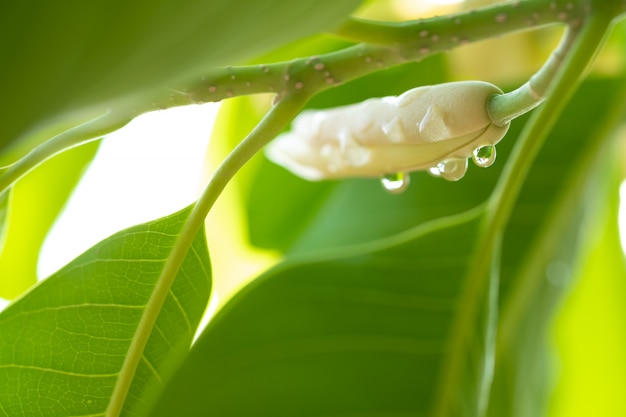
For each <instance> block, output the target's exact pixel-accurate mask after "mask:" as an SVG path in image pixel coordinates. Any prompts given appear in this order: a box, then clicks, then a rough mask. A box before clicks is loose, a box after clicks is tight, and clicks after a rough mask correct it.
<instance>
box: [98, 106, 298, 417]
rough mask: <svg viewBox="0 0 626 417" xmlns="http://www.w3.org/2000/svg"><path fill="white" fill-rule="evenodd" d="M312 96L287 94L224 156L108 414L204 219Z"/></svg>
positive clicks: (153, 301) (118, 406) (120, 398)
mask: <svg viewBox="0 0 626 417" xmlns="http://www.w3.org/2000/svg"><path fill="white" fill-rule="evenodd" d="M308 97H309V96H308V95H304V94H299V95H294V96H289V97H284V98H282V99H281V100H279V101H278V103H277V104H276V105H275V106H274V107H273V108H272V109H271V110H270V111H269V112H268V114H267V115H266V116H265V118H264V119H263V120H262V121H261V122H260V123H259V124H258V125H257V126H256V127H255V128H254V129H253V130H252V132H250V134H249V135H248V136H247V137H246V138H245V139H244V140H243V141H242V142H241V143H239V145H237V147H236V148H235V149H234V150H233V151H232V152H231V153H230V154H229V155H228V156H227V157H226V159H224V161H223V162H222V164H221V165H220V166H219V167H218V168H217V170H216V171H215V172H214V173H213V175H212V177H211V179H210V180H209V183H208V185H207V186H206V188H205V189H204V191H203V193H202V195H201V196H200V198H199V199H198V201H197V202H196V203H195V205H194V207H193V209H192V211H191V213H190V214H189V217H188V218H187V221H186V222H185V224H184V226H183V228H182V230H181V232H180V235H179V236H178V239H177V240H176V243H175V244H174V247H173V248H172V252H171V253H170V255H169V256H168V258H167V261H166V262H165V265H164V266H163V270H162V271H161V274H160V275H159V278H158V280H157V283H156V286H155V288H154V291H153V292H152V295H151V296H150V299H149V300H148V303H147V305H146V308H145V310H144V312H143V315H142V316H141V320H140V322H139V325H138V327H137V331H136V332H135V336H134V337H133V340H132V342H131V346H130V348H129V350H128V355H127V356H126V358H125V360H124V364H123V365H122V369H121V371H120V376H119V378H118V380H117V383H116V385H115V389H114V391H113V395H112V397H111V402H110V403H109V407H108V409H107V412H106V417H118V416H119V415H120V414H121V412H122V409H123V407H124V403H125V401H126V395H127V393H128V391H129V389H130V386H131V384H132V381H133V379H134V377H135V372H136V370H137V366H138V365H139V362H140V360H141V357H142V355H143V352H144V350H145V347H146V344H147V343H148V339H149V338H150V334H151V333H152V330H153V329H154V325H155V323H156V320H157V318H158V316H159V313H160V311H161V309H162V307H163V303H164V302H165V299H166V297H167V295H168V293H169V291H170V288H171V286H172V283H173V282H174V279H175V278H176V274H177V273H178V270H179V269H180V267H181V265H182V263H183V260H184V259H185V256H186V254H187V251H188V250H189V248H190V247H191V244H192V243H193V240H194V239H195V237H196V236H197V234H198V231H199V230H200V229H201V228H202V227H204V219H205V217H206V216H207V214H208V213H209V210H210V209H211V207H212V206H213V204H214V203H215V201H216V200H217V197H218V196H219V195H220V193H221V192H222V190H223V189H224V187H225V186H226V184H228V182H229V181H230V179H231V178H232V177H233V176H234V175H235V174H236V173H237V171H239V169H240V168H241V167H242V166H243V165H244V164H245V163H246V162H247V161H248V160H249V159H250V158H251V157H252V156H254V154H256V153H257V152H258V151H259V150H261V148H263V146H265V145H266V144H267V143H268V142H269V141H271V140H272V139H273V138H274V137H275V136H276V135H277V134H278V133H280V131H281V130H282V129H284V128H285V127H286V126H287V125H288V124H289V122H290V121H291V120H292V119H293V118H294V117H295V116H296V115H297V114H298V112H300V110H302V108H303V107H304V104H305V103H306V101H307V100H308Z"/></svg>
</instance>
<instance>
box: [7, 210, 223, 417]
mask: <svg viewBox="0 0 626 417" xmlns="http://www.w3.org/2000/svg"><path fill="white" fill-rule="evenodd" d="M188 214H189V211H188V210H184V211H181V212H179V213H176V214H174V215H171V216H168V217H165V218H162V219H159V220H156V221H153V222H150V223H146V224H143V225H140V226H135V227H132V228H130V229H127V230H124V231H122V232H119V233H117V234H115V235H113V236H111V237H109V238H108V239H106V240H104V241H102V242H100V243H99V244H97V245H96V246H94V247H93V248H91V249H89V250H88V251H87V252H85V253H84V254H83V255H81V256H79V257H78V258H76V259H75V260H74V261H72V262H71V263H70V264H69V265H67V266H66V267H64V268H63V269H61V270H60V271H59V272H57V273H56V274H54V275H53V276H51V277H50V278H48V279H47V280H45V281H43V282H42V283H41V284H40V285H39V286H37V287H36V288H34V289H33V290H32V291H31V292H29V293H28V294H26V295H25V296H24V297H22V298H20V299H19V300H18V301H17V302H15V303H14V304H12V305H11V306H9V307H8V308H7V309H6V310H5V311H4V312H2V314H0V416H7V417H8V416H11V417H16V416H24V417H25V416H33V417H34V416H45V417H53V416H58V417H61V416H64V417H65V416H68V417H69V416H73V417H74V416H104V414H105V411H106V409H107V405H108V404H109V401H110V399H111V395H112V392H113V387H114V386H115V383H116V380H117V378H118V376H119V372H120V369H121V367H122V363H123V361H124V358H125V356H126V354H127V352H128V350H129V346H130V344H131V341H132V339H133V336H134V333H135V329H136V328H137V325H138V322H139V319H140V317H141V314H142V312H143V309H144V306H145V304H146V303H147V301H148V298H149V297H150V294H151V293H152V290H153V286H154V284H155V281H156V279H157V278H158V276H159V273H160V272H161V269H162V266H163V264H164V262H165V259H166V258H167V256H168V255H169V252H170V250H171V248H172V246H173V244H174V241H175V239H176V237H177V236H178V233H179V231H180V229H181V227H182V224H183V223H184V221H185V220H186V218H187V215H188ZM210 280H211V277H210V265H209V260H208V256H207V252H206V243H205V238H204V233H203V232H200V234H199V235H198V236H197V237H196V240H195V241H194V244H193V246H192V250H191V251H190V252H189V254H188V255H187V257H186V259H185V262H184V264H183V266H182V268H181V270H180V272H179V274H178V276H177V278H176V281H175V282H174V285H173V286H172V289H171V292H170V294H169V296H168V298H167V300H166V302H165V305H164V307H163V309H162V311H161V313H160V315H159V317H158V319H157V323H156V327H155V329H154V330H153V333H152V335H151V336H150V340H149V342H148V345H147V347H146V349H145V351H144V355H143V359H142V362H141V363H140V365H139V368H138V369H137V372H136V375H135V377H134V379H133V383H132V386H131V387H130V391H129V392H128V395H127V398H126V402H125V406H124V412H123V415H125V416H133V415H137V413H138V410H139V409H140V408H142V407H145V406H146V404H147V403H148V402H149V401H150V398H151V395H155V394H156V392H158V390H159V388H160V386H161V385H162V384H163V383H164V381H165V380H166V378H167V375H168V370H169V369H170V366H172V364H173V362H175V361H177V360H178V359H179V357H180V356H181V355H183V354H184V353H185V352H186V351H187V349H188V347H189V345H190V343H191V340H192V337H193V335H194V332H195V329H196V326H197V324H198V322H199V320H200V317H201V315H202V312H203V311H204V308H205V305H206V303H207V300H208V296H209V292H210V285H211V284H210Z"/></svg>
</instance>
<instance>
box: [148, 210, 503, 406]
mask: <svg viewBox="0 0 626 417" xmlns="http://www.w3.org/2000/svg"><path fill="white" fill-rule="evenodd" d="M481 219H482V211H477V210H475V211H473V212H470V213H467V214H464V215H461V216H457V217H456V218H447V219H442V220H440V221H436V222H433V223H431V224H428V225H424V226H423V227H420V228H416V229H413V230H410V231H407V232H406V233H405V234H403V235H400V236H397V237H395V238H393V239H389V240H385V241H382V242H377V243H375V244H370V245H366V246H361V247H357V248H352V249H350V250H345V251H339V252H336V253H335V254H333V255H328V254H327V255H326V256H323V257H322V256H320V257H316V258H301V259H299V260H292V261H291V262H286V263H284V264H281V265H279V266H277V267H276V268H274V269H272V270H270V271H269V272H267V273H266V274H264V275H263V276H261V277H260V278H258V279H257V280H255V281H253V282H252V283H251V284H250V285H248V286H247V287H245V288H244V289H243V290H242V291H241V292H240V293H238V294H237V295H235V297H234V298H233V299H232V300H231V301H230V302H229V303H228V304H227V305H226V306H225V307H224V308H223V310H221V311H220V312H219V313H218V315H217V316H216V317H215V318H214V320H213V321H212V322H211V323H210V324H209V327H208V328H207V329H206V330H205V332H204V334H203V335H202V336H201V338H200V339H199V340H198V342H197V343H196V344H195V345H194V347H193V349H192V352H191V354H190V356H189V357H188V358H187V360H186V361H185V362H184V364H183V365H182V367H181V368H180V369H179V370H178V372H177V373H176V375H175V376H174V377H173V379H172V380H171V382H170V383H169V384H168V386H167V388H166V390H165V391H164V392H163V394H162V396H161V397H160V399H159V401H158V403H157V404H156V405H155V407H154V409H153V411H152V414H150V415H151V416H153V417H157V416H171V415H189V416H191V415H209V414H215V415H220V416H244V415H245V416H250V417H252V416H273V417H281V416H285V417H286V416H294V415H298V416H303V417H306V416H311V417H312V416H320V415H328V416H330V415H332V416H335V415H337V416H338V415H367V416H414V415H420V416H421V415H430V414H429V413H430V412H431V411H434V410H435V409H438V410H439V411H440V412H442V413H443V414H441V415H460V413H461V411H463V415H467V416H477V415H479V412H478V402H479V399H480V398H481V396H482V395H483V394H484V393H485V392H484V388H485V387H487V386H488V378H489V372H488V369H490V366H489V362H490V361H491V360H492V359H493V358H492V357H491V356H490V354H489V352H490V349H491V348H490V346H491V343H492V342H493V340H492V339H491V336H492V331H493V330H494V327H495V316H494V314H495V312H494V310H493V307H495V303H494V302H495V297H494V295H495V293H494V292H493V291H495V289H496V286H497V280H495V279H496V276H494V277H493V280H492V281H491V285H490V286H489V287H490V288H491V294H490V295H488V294H487V292H488V291H487V288H485V287H482V286H481V287H480V288H473V290H477V291H476V292H474V294H475V295H477V297H478V298H476V299H471V300H470V304H471V303H472V302H476V303H477V305H475V307H476V311H475V313H476V314H475V315H472V313H470V312H469V311H468V310H469V308H468V297H467V296H468V294H469V293H472V290H468V287H470V288H471V287H472V285H474V286H476V285H477V282H482V283H485V280H482V279H478V280H476V278H477V277H476V273H474V272H473V271H472V268H471V265H472V262H473V260H474V255H475V254H476V253H475V250H476V247H475V244H476V241H477V240H479V238H480V232H479V225H480V220H481ZM468 317H473V318H476V320H475V321H474V320H473V319H472V318H470V319H467V318H468ZM466 319H467V320H466ZM484 382H487V384H484ZM481 391H482V392H481Z"/></svg>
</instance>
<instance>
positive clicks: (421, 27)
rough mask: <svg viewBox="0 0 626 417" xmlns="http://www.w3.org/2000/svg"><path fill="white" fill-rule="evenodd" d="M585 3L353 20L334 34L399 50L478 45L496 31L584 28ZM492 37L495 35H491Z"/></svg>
mask: <svg viewBox="0 0 626 417" xmlns="http://www.w3.org/2000/svg"><path fill="white" fill-rule="evenodd" d="M584 3H585V2H584V1H583V0H556V1H555V0H552V1H550V2H548V1H546V0H525V1H509V2H502V3H498V4H495V5H490V6H486V7H481V8H478V9H474V10H470V11H463V12H460V13H456V14H450V15H446V16H436V17H432V18H428V19H420V20H412V21H406V22H382V21H374V20H366V19H359V18H349V19H347V20H346V21H345V23H344V24H343V25H342V26H340V27H339V28H337V29H336V30H335V31H334V32H332V34H334V35H337V36H339V37H342V38H345V39H348V40H352V41H356V42H366V43H370V44H373V45H387V46H397V45H399V44H402V43H408V42H415V41H416V40H418V41H421V42H425V41H428V40H432V36H433V35H437V36H438V37H439V39H438V41H439V40H444V39H443V38H445V37H446V36H457V37H462V38H463V39H466V40H469V41H474V40H475V39H477V38H480V39H484V38H485V37H493V36H494V34H493V32H494V31H498V30H499V29H502V28H506V32H507V33H511V32H514V31H519V30H526V29H532V28H536V27H539V26H545V25H549V24H554V23H565V24H575V25H580V23H581V22H582V20H583V19H584V16H585V14H586V12H585V9H584V7H583V4H584ZM490 33H491V35H489V34H490Z"/></svg>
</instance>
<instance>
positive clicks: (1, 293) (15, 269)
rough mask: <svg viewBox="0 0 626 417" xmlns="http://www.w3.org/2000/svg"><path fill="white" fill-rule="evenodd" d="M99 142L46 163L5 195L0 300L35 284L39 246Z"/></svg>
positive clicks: (11, 296) (62, 154) (15, 295)
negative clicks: (6, 205)
mask: <svg viewBox="0 0 626 417" xmlns="http://www.w3.org/2000/svg"><path fill="white" fill-rule="evenodd" d="M98 146H99V142H91V143H88V144H86V145H84V146H80V147H76V148H72V149H70V150H68V151H66V152H63V153H61V154H59V155H57V156H55V157H54V158H52V159H50V160H48V161H46V162H45V163H43V164H42V165H40V166H39V167H37V168H36V169H35V170H34V171H32V172H30V173H29V174H28V175H27V176H25V177H24V178H22V179H21V180H20V181H19V182H18V183H17V184H15V186H13V188H12V189H11V190H10V191H9V193H8V195H10V197H9V204H8V207H7V221H6V222H2V221H1V219H0V224H2V227H3V229H4V233H5V235H4V239H2V240H0V242H1V243H0V297H3V298H7V299H13V298H15V297H17V296H19V295H20V294H22V293H23V292H24V291H26V290H27V289H28V288H29V287H30V286H31V285H33V284H35V283H36V282H37V259H38V258H39V250H40V249H41V245H42V244H43V241H44V239H45V237H46V235H47V234H48V231H49V230H50V228H51V227H52V225H53V223H54V221H55V220H56V218H57V216H58V215H59V213H60V212H61V210H62V209H63V206H64V205H65V203H66V201H67V199H68V198H69V196H70V194H71V192H72V190H73V189H74V187H75V186H76V184H77V183H78V180H79V179H80V177H81V176H82V174H83V171H84V170H85V168H86V167H87V165H88V164H89V163H90V162H91V160H92V159H93V157H94V156H95V154H96V151H97V150H98Z"/></svg>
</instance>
